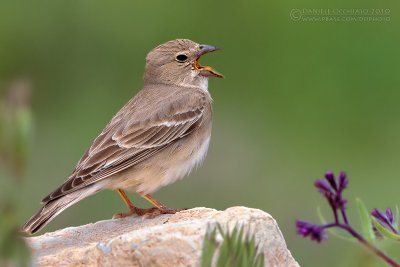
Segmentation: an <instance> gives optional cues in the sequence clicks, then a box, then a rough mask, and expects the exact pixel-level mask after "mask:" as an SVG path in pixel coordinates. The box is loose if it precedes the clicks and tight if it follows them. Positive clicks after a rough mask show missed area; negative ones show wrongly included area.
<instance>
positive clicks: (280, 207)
mask: <svg viewBox="0 0 400 267" xmlns="http://www.w3.org/2000/svg"><path fill="white" fill-rule="evenodd" d="M303 8H330V9H334V8H360V9H368V8H384V9H389V10H390V21H386V22H321V21H320V22H304V21H295V20H292V19H291V18H290V12H291V10H292V9H303ZM399 8H400V3H399V2H398V1H394V0H393V1H381V2H378V1H356V0H351V1H336V3H333V2H332V3H322V2H318V1H315V0H311V1H293V0H291V1H285V2H282V1H281V2H278V1H274V2H272V1H219V2H217V1H211V0H204V1H190V2H189V1H183V0H179V1H147V2H145V3H144V2H139V1H94V0H80V1H77V0H75V1H54V0H51V1H50V0H49V1H8V0H6V1H2V2H1V4H0V90H1V91H0V98H3V99H5V100H4V101H5V102H7V101H8V100H7V99H8V97H7V96H8V95H9V94H10V90H11V89H10V88H14V87H18V86H19V87H23V88H25V89H23V90H22V91H24V90H25V91H26V92H25V94H23V95H24V96H23V98H24V100H23V101H22V102H23V103H22V104H21V105H22V107H23V108H22V109H25V108H26V107H28V108H29V112H30V115H27V116H26V117H25V119H26V118H31V119H28V120H32V123H31V124H32V126H30V129H29V130H27V132H30V135H29V137H27V139H28V140H29V144H28V147H29V149H28V150H27V151H28V152H26V153H27V154H26V159H25V161H24V160H23V159H22V160H21V159H19V160H20V161H19V160H18V159H17V160H16V161H17V162H18V164H17V166H19V168H21V169H23V168H24V166H26V168H24V173H25V174H21V173H22V172H19V171H18V168H14V167H11V168H10V166H11V165H12V162H15V161H12V160H7V159H3V164H2V165H1V169H0V176H1V179H0V188H1V189H0V196H1V199H2V200H3V201H4V199H6V200H8V201H10V202H12V203H14V205H15V209H16V210H17V211H18V215H17V216H18V221H19V223H20V224H22V223H23V222H24V221H25V220H26V219H28V218H29V217H30V216H31V215H32V214H33V213H34V212H36V211H37V210H38V209H39V207H40V205H39V201H40V200H41V198H42V197H44V196H45V195H47V193H49V192H50V191H51V190H53V189H54V188H55V187H57V186H58V185H59V184H60V183H62V182H63V181H64V179H65V178H66V177H67V176H68V175H69V173H70V172H71V171H72V169H73V168H74V166H75V164H76V162H77V161H78V160H79V158H80V157H81V155H82V154H83V153H84V152H85V150H86V149H87V148H88V147H89V145H90V144H91V142H92V140H93V139H94V138H95V137H96V136H97V135H98V133H99V132H100V131H101V130H102V128H103V127H104V126H105V124H106V123H107V122H108V121H109V120H110V119H111V117H112V116H113V115H114V114H115V113H116V112H117V111H118V110H119V109H120V108H121V107H122V105H124V104H125V103H126V102H127V101H128V100H129V99H130V98H131V97H132V96H133V95H135V94H136V92H137V91H138V90H139V89H140V88H141V86H142V74H143V68H144V63H145V56H146V54H147V52H148V51H149V50H150V49H152V48H153V47H155V46H156V45H158V44H160V43H163V42H165V41H168V40H171V39H176V38H189V39H192V40H194V41H196V42H200V43H206V44H213V45H218V46H221V47H223V48H224V50H223V51H221V52H218V53H215V54H214V53H213V54H212V55H207V56H206V57H204V58H203V59H202V63H203V64H207V65H211V66H213V67H215V68H216V69H217V70H218V71H220V72H221V73H223V74H224V75H225V76H226V78H225V79H212V80H211V81H210V92H211V94H212V96H213V99H214V126H213V137H212V142H211V145H210V149H209V153H208V156H207V158H206V161H205V163H204V165H203V167H202V168H200V169H199V170H197V171H196V172H194V173H193V174H192V175H191V176H190V177H187V178H185V179H184V180H182V181H180V182H177V183H175V184H173V185H171V186H169V187H166V188H164V189H162V190H160V191H159V192H157V193H156V194H155V197H157V198H158V199H159V200H160V201H162V202H165V203H166V204H168V205H169V206H171V207H197V206H206V207H212V208H216V209H225V208H228V207H231V206H235V205H243V206H248V207H253V208H259V209H262V210H264V211H266V212H268V213H270V214H271V215H273V216H274V218H275V219H276V220H277V221H278V223H279V225H280V228H281V230H282V232H283V234H284V236H285V239H286V241H287V244H288V247H289V249H290V250H291V252H292V254H293V255H294V257H295V258H296V259H297V260H298V262H299V263H300V264H301V265H302V266H327V267H328V266H382V264H381V263H380V262H379V261H378V260H374V259H373V258H372V257H371V255H370V254H369V253H366V252H364V250H363V249H361V248H360V247H359V246H357V245H355V244H351V243H345V242H343V241H341V240H338V239H336V238H334V237H331V238H330V239H329V240H328V241H327V242H324V243H323V244H321V245H317V244H315V243H312V242H310V241H309V240H306V239H303V238H301V237H299V236H297V235H296V233H295V227H294V221H295V220H296V219H298V218H302V219H308V220H314V221H317V220H318V217H317V214H316V211H315V207H316V206H318V205H320V206H322V208H323V209H324V210H326V211H327V212H326V217H328V216H330V214H329V210H328V208H327V206H326V205H325V203H324V201H323V200H322V198H321V197H320V195H319V194H318V193H317V192H316V190H314V188H313V186H312V184H313V181H314V180H315V179H316V178H319V177H321V176H322V175H323V173H324V172H325V170H327V169H332V170H333V171H335V172H338V171H339V170H346V171H347V172H348V174H349V179H350V184H349V186H350V188H349V189H348V190H347V192H346V193H347V195H346V196H348V198H349V200H350V204H349V210H350V211H349V212H350V213H351V214H352V215H353V216H350V219H351V220H352V221H353V222H354V223H355V224H357V219H358V217H357V213H356V209H355V206H354V201H353V200H354V198H355V197H360V198H362V199H363V200H364V202H365V203H366V204H367V206H369V208H371V209H372V208H373V207H379V208H386V207H387V206H392V207H394V206H395V204H400V203H399V151H400V138H399V136H400V122H399V114H400V105H399V102H400V90H399V84H400V75H399V69H400V53H399V52H398V50H399V47H400V35H399V26H400V23H399V18H400V16H399V10H400V9H399ZM12 103H14V102H12ZM3 106H4V107H5V108H3V109H2V113H3V115H4V114H5V113H6V112H9V111H6V110H7V107H8V109H10V106H13V104H12V105H8V106H7V104H4V105H3ZM11 109H12V108H11ZM3 117H6V116H3ZM27 124H28V125H30V123H27ZM23 127H25V126H23ZM4 129H5V127H3V130H4ZM3 132H4V131H3ZM3 149H4V147H3ZM4 151H5V150H3V152H4ZM17 158H18V157H17ZM15 169H17V171H15ZM13 170H14V171H13ZM15 177H22V178H23V180H22V178H19V179H17V181H15V179H16V178H15ZM131 196H132V199H133V200H135V201H136V203H139V204H140V205H142V206H145V205H147V203H145V202H144V201H142V200H139V197H137V196H136V195H134V194H131ZM125 209H126V207H125V206H124V203H123V202H122V201H121V199H120V198H119V196H118V194H116V193H114V192H111V191H107V192H102V193H99V194H97V195H95V196H92V197H90V198H88V199H86V200H84V201H82V202H80V203H79V204H77V205H75V206H73V207H71V208H69V209H68V210H66V211H65V212H64V213H62V214H61V215H60V216H58V217H57V218H56V219H55V220H54V221H53V222H52V223H51V224H50V225H49V226H48V227H46V228H45V231H51V230H55V229H59V228H62V227H67V226H74V225H80V224H84V223H89V222H95V221H97V220H102V219H109V218H111V216H112V214H113V213H115V212H120V211H124V210H125ZM42 233H43V232H42ZM398 249H399V247H398V245H397V251H399V250H398ZM398 257H399V255H397V258H398Z"/></svg>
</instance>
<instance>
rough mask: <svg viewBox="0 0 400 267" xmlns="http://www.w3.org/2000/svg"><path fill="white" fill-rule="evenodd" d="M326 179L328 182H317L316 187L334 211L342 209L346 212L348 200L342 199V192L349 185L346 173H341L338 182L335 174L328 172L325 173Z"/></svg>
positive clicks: (319, 180) (321, 180) (320, 180)
mask: <svg viewBox="0 0 400 267" xmlns="http://www.w3.org/2000/svg"><path fill="white" fill-rule="evenodd" d="M325 179H326V180H323V179H318V180H316V181H315V182H314V186H315V187H316V188H317V189H318V190H319V192H320V193H321V194H322V195H324V197H325V198H326V199H327V200H328V202H329V205H331V207H332V208H333V209H335V210H337V209H341V210H342V211H344V210H345V209H346V203H347V200H346V199H344V198H343V197H342V192H343V190H344V189H345V188H346V187H347V184H348V180H347V175H346V173H345V172H341V173H340V174H339V178H338V180H336V179H335V175H334V174H333V172H332V171H327V172H326V173H325Z"/></svg>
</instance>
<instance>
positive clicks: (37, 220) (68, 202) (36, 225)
mask: <svg viewBox="0 0 400 267" xmlns="http://www.w3.org/2000/svg"><path fill="white" fill-rule="evenodd" d="M97 191H98V190H96V187H94V186H93V185H91V186H87V187H84V188H82V189H79V190H77V191H75V192H72V193H69V194H67V195H65V196H62V197H59V198H56V199H53V200H50V201H49V202H47V203H46V204H45V205H44V206H43V207H42V208H41V209H40V211H39V212H38V213H36V214H35V215H33V216H32V217H31V218H30V219H29V220H28V221H27V222H26V223H25V224H24V226H22V231H23V232H26V233H28V234H34V233H36V232H37V231H39V230H40V229H42V228H43V227H44V226H45V225H46V224H48V223H49V222H50V221H51V220H53V219H54V218H55V217H56V216H57V215H58V214H60V213H61V212H63V211H64V210H65V209H66V208H68V207H69V206H72V205H73V204H75V203H76V202H78V201H80V200H82V199H84V198H86V197H88V196H90V195H92V194H94V193H96V192H97Z"/></svg>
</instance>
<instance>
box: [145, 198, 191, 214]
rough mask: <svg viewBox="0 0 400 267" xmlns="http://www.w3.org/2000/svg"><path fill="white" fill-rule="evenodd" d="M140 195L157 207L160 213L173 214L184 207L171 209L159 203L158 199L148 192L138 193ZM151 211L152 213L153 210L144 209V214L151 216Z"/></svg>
mask: <svg viewBox="0 0 400 267" xmlns="http://www.w3.org/2000/svg"><path fill="white" fill-rule="evenodd" d="M140 196H141V197H143V198H144V199H146V200H147V201H148V202H150V203H151V204H153V205H154V206H155V207H156V208H157V209H158V212H159V213H161V214H175V213H177V212H179V211H182V210H185V209H171V208H168V207H167V206H165V205H164V204H163V203H161V202H160V201H158V200H157V199H155V198H154V197H152V196H151V195H149V194H147V195H145V194H140ZM149 213H150V214H149ZM152 213H154V211H151V209H149V211H146V213H145V214H146V215H150V216H151V215H152Z"/></svg>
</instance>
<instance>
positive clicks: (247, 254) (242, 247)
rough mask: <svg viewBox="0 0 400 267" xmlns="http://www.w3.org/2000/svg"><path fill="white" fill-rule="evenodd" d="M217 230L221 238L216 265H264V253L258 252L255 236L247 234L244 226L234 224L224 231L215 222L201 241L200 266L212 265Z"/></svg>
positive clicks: (250, 266) (232, 266) (235, 266)
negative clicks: (230, 228)
mask: <svg viewBox="0 0 400 267" xmlns="http://www.w3.org/2000/svg"><path fill="white" fill-rule="evenodd" d="M217 232H219V233H220V234H221V236H222V238H223V241H222V243H221V244H220V245H219V255H218V259H216V263H217V265H216V267H241V266H249V267H261V266H264V254H262V253H261V254H259V253H258V247H257V244H256V241H255V236H254V235H252V236H249V235H248V234H247V233H246V232H245V230H244V226H240V227H239V226H235V227H234V228H233V229H232V231H229V229H228V230H227V231H224V230H223V229H222V227H221V226H220V225H219V224H217V225H216V227H214V230H213V231H210V230H208V231H207V233H206V236H205V239H204V242H203V251H202V257H201V259H202V262H201V266H202V267H210V266H212V262H213V257H214V255H215V253H216V251H217V249H218V244H217V241H216V235H217Z"/></svg>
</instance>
